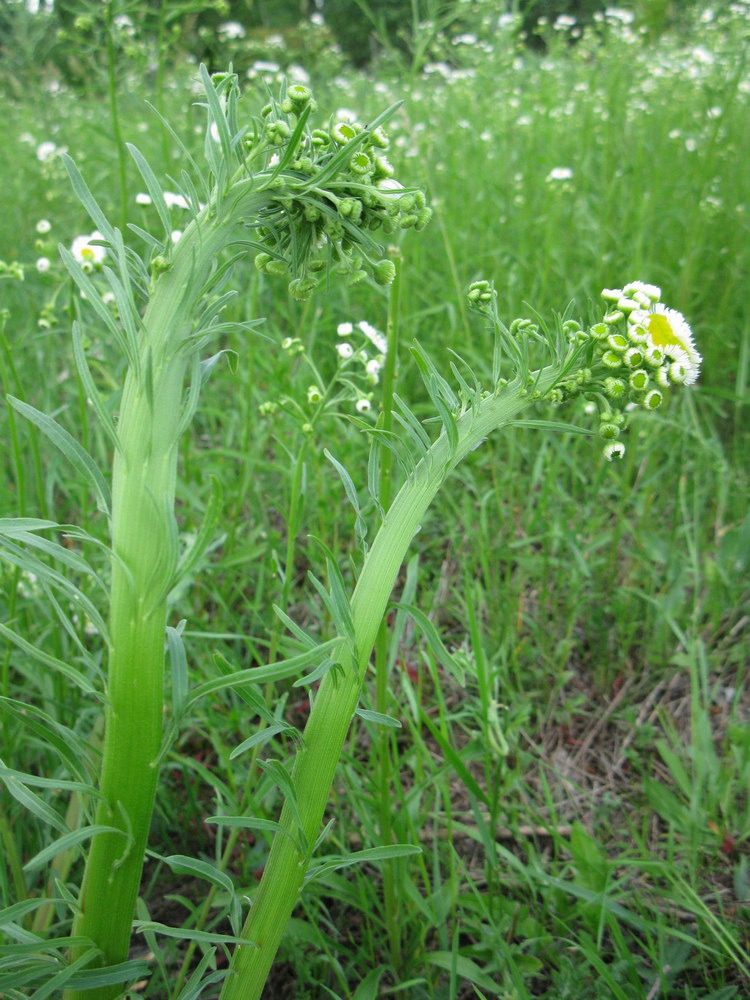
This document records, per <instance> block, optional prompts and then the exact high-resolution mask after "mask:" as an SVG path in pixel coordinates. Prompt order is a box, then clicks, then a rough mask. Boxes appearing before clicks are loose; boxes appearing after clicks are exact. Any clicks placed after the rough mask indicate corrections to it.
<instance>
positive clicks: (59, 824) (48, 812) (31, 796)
mask: <svg viewBox="0 0 750 1000" xmlns="http://www.w3.org/2000/svg"><path fill="white" fill-rule="evenodd" d="M3 782H4V784H5V787H6V788H7V789H8V791H9V792H10V794H11V795H12V796H13V798H14V799H15V800H16V801H17V802H20V803H21V805H22V806H24V808H26V809H28V810H29V812H31V813H33V814H34V815H35V816H36V817H37V818H38V819H40V820H42V822H43V823H48V824H49V825H50V826H54V827H55V829H56V830H63V831H66V830H67V829H68V828H67V826H66V825H65V823H64V821H63V820H62V818H61V817H60V816H58V814H57V813H56V812H55V810H54V809H53V808H52V806H49V805H47V803H46V802H45V801H44V799H41V798H40V797H39V796H38V795H37V794H36V793H34V792H32V791H31V790H30V789H29V788H27V787H26V785H24V783H23V782H22V781H19V780H18V778H13V777H11V776H10V775H6V776H4V777H3Z"/></svg>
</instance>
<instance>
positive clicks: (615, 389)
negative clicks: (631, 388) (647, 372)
mask: <svg viewBox="0 0 750 1000" xmlns="http://www.w3.org/2000/svg"><path fill="white" fill-rule="evenodd" d="M604 391H605V393H606V394H607V395H608V396H609V398H610V399H622V398H623V396H624V395H625V383H624V382H623V380H622V379H621V378H612V376H611V375H608V376H607V378H605V379H604Z"/></svg>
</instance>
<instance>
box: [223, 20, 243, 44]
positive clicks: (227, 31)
mask: <svg viewBox="0 0 750 1000" xmlns="http://www.w3.org/2000/svg"><path fill="white" fill-rule="evenodd" d="M218 32H219V34H220V35H221V36H222V37H223V38H224V39H225V40H226V41H228V42H235V41H237V39H239V38H244V37H245V26H244V25H243V24H241V23H240V22H239V21H225V22H224V24H220V25H219V27H218Z"/></svg>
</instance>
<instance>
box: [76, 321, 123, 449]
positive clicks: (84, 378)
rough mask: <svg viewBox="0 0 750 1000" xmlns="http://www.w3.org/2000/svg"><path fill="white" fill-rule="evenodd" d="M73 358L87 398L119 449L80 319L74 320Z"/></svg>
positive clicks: (114, 445) (111, 440)
mask: <svg viewBox="0 0 750 1000" xmlns="http://www.w3.org/2000/svg"><path fill="white" fill-rule="evenodd" d="M73 358H74V359H75V363H76V368H77V369H78V376H79V378H80V380H81V382H82V383H83V388H84V392H85V393H86V397H87V399H89V400H90V402H91V405H92V406H93V408H94V412H95V413H96V415H97V417H98V418H99V420H100V422H101V425H102V427H103V428H104V430H105V432H106V434H107V437H108V438H109V441H110V444H112V445H113V447H115V448H117V449H119V447H120V442H119V439H118V437H117V431H116V430H115V424H114V420H113V419H112V415H111V414H110V413H109V411H108V410H107V409H106V408H105V406H104V403H102V399H101V395H100V393H99V390H98V389H97V387H96V384H95V382H94V379H93V376H92V374H91V369H90V368H89V363H88V361H87V360H86V352H85V351H84V349H83V339H82V336H81V324H80V323H79V322H78V320H75V321H74V322H73Z"/></svg>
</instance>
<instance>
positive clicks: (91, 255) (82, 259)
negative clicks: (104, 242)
mask: <svg viewBox="0 0 750 1000" xmlns="http://www.w3.org/2000/svg"><path fill="white" fill-rule="evenodd" d="M101 239H103V236H102V234H101V233H100V232H97V231H94V232H93V233H91V235H90V236H76V238H75V239H74V240H73V242H72V244H71V246H70V252H71V253H72V254H73V257H74V258H75V259H76V260H77V261H78V263H79V264H82V265H83V266H84V268H85V269H88V270H91V269H92V268H93V267H94V266H95V265H96V264H101V262H102V261H103V260H104V258H105V257H106V256H107V251H106V250H105V249H104V247H103V246H99V245H97V244H93V243H92V241H94V240H101Z"/></svg>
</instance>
